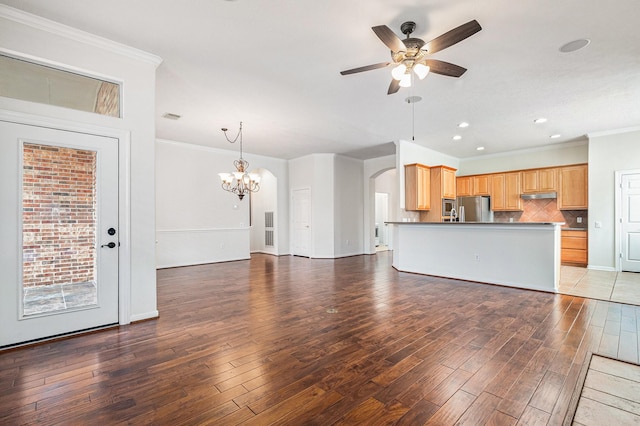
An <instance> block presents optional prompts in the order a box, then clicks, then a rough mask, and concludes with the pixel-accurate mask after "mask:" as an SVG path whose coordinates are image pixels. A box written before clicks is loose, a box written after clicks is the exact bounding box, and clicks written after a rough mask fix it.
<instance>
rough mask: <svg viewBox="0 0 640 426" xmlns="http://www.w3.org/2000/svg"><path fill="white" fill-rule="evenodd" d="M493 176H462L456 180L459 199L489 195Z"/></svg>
mask: <svg viewBox="0 0 640 426" xmlns="http://www.w3.org/2000/svg"><path fill="white" fill-rule="evenodd" d="M490 180H491V175H473V176H460V177H458V178H457V179H456V193H457V196H458V197H468V196H472V195H489V194H490V192H491V188H490Z"/></svg>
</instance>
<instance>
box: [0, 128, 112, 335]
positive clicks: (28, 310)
mask: <svg viewBox="0 0 640 426" xmlns="http://www.w3.org/2000/svg"><path fill="white" fill-rule="evenodd" d="M118 246H119V244H118V140H117V139H114V138H108V137H101V136H95V135H87V134H82V133H74V132H68V131H61V130H54V129H48V128H43V127H36V126H29V125H23V124H15V123H9V122H4V121H0V253H2V256H0V271H2V272H1V274H0V347H2V346H8V345H14V344H18V343H24V342H29V341H34V340H39V339H43V338H48V337H53V336H57V335H61V334H66V333H70V332H75V331H80V330H86V329H91V328H95V327H99V326H104V325H109V324H115V323H117V322H118Z"/></svg>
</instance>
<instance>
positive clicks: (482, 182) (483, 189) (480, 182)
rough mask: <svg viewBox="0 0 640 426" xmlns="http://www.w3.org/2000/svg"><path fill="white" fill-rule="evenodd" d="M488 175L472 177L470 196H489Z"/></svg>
mask: <svg viewBox="0 0 640 426" xmlns="http://www.w3.org/2000/svg"><path fill="white" fill-rule="evenodd" d="M489 193H490V191H489V175H477V176H473V186H472V189H471V195H489Z"/></svg>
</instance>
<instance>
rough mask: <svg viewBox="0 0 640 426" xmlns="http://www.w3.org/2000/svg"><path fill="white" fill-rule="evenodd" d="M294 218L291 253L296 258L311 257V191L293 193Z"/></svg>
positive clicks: (299, 190)
mask: <svg viewBox="0 0 640 426" xmlns="http://www.w3.org/2000/svg"><path fill="white" fill-rule="evenodd" d="M291 205H292V210H293V211H292V217H293V238H292V239H291V240H292V241H293V244H292V247H291V253H292V254H293V255H294V256H307V257H309V256H310V255H311V190H310V189H308V188H307V189H295V190H293V191H292V192H291Z"/></svg>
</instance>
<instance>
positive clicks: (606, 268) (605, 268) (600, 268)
mask: <svg viewBox="0 0 640 426" xmlns="http://www.w3.org/2000/svg"><path fill="white" fill-rule="evenodd" d="M587 269H591V270H593V271H608V272H616V268H614V267H612V266H597V265H588V266H587Z"/></svg>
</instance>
